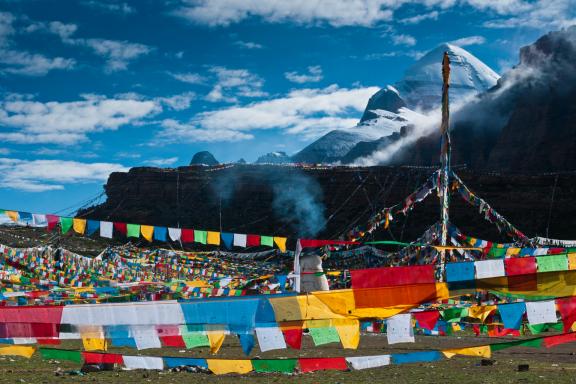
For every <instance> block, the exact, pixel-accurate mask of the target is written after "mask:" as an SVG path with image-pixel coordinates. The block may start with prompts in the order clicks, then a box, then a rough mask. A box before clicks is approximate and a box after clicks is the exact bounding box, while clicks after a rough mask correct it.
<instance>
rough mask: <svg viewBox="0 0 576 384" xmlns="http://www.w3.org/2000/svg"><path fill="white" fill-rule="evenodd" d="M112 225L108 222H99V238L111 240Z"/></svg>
mask: <svg viewBox="0 0 576 384" xmlns="http://www.w3.org/2000/svg"><path fill="white" fill-rule="evenodd" d="M112 228H113V226H112V223H111V222H109V221H101V222H100V237H106V238H108V239H111V238H112Z"/></svg>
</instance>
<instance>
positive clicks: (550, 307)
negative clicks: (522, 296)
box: [526, 300, 558, 325]
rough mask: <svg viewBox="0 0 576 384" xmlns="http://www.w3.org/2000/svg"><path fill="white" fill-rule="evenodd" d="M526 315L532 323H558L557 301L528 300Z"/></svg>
mask: <svg viewBox="0 0 576 384" xmlns="http://www.w3.org/2000/svg"><path fill="white" fill-rule="evenodd" d="M526 316H527V317H528V323H530V325H535V324H544V323H556V322H558V319H557V317H556V303H555V302H554V300H547V301H532V302H530V301H528V302H526Z"/></svg>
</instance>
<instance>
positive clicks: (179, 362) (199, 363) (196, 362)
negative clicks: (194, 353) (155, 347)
mask: <svg viewBox="0 0 576 384" xmlns="http://www.w3.org/2000/svg"><path fill="white" fill-rule="evenodd" d="M164 364H166V367H168V368H176V367H202V368H205V369H208V363H207V362H206V359H194V358H190V357H165V358H164Z"/></svg>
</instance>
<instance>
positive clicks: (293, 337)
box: [282, 329, 302, 349]
mask: <svg viewBox="0 0 576 384" xmlns="http://www.w3.org/2000/svg"><path fill="white" fill-rule="evenodd" d="M282 334H284V340H285V341H286V344H288V346H290V348H292V349H300V348H301V347H302V329H286V330H284V329H283V330H282Z"/></svg>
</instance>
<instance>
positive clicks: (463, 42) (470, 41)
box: [450, 36, 486, 47]
mask: <svg viewBox="0 0 576 384" xmlns="http://www.w3.org/2000/svg"><path fill="white" fill-rule="evenodd" d="M485 42H486V39H485V38H484V36H468V37H463V38H461V39H457V40H453V41H451V42H450V44H454V45H457V46H459V47H466V46H468V45H481V44H484V43H485Z"/></svg>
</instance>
